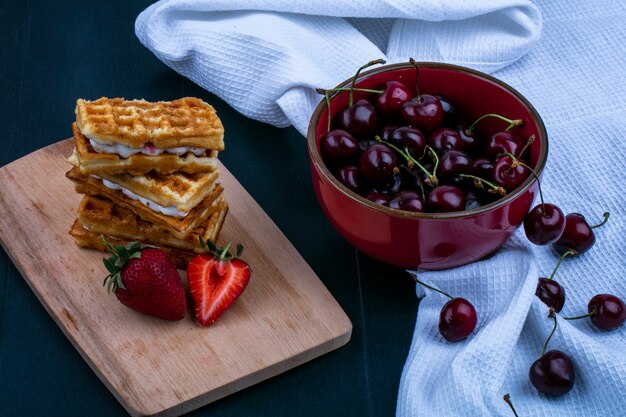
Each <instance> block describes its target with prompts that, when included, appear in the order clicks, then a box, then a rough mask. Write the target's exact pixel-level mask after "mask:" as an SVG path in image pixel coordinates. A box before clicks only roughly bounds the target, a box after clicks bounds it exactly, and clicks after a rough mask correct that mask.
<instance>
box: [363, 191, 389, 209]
mask: <svg viewBox="0 0 626 417" xmlns="http://www.w3.org/2000/svg"><path fill="white" fill-rule="evenodd" d="M365 198H367V199H368V200H370V201H372V202H374V203H376V204H380V205H381V206H384V205H386V204H387V203H388V202H389V196H388V195H385V194H381V193H377V192H375V191H371V192H370V193H369V194H367V196H366V197H365Z"/></svg>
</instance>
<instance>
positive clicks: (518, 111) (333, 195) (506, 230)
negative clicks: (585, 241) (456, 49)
mask: <svg viewBox="0 0 626 417" xmlns="http://www.w3.org/2000/svg"><path fill="white" fill-rule="evenodd" d="M419 67H420V93H422V94H423V93H429V94H441V95H443V96H445V97H447V98H449V99H450V100H451V101H452V102H453V103H454V104H455V105H456V107H457V109H460V111H461V112H462V113H463V114H464V115H465V116H466V118H467V119H468V120H475V119H476V118H478V117H480V116H481V115H483V114H486V113H498V114H502V115H504V116H507V117H510V118H521V119H523V120H524V125H523V126H522V127H517V128H514V129H516V133H518V134H519V135H520V136H521V137H523V138H528V137H530V135H535V137H536V140H535V141H534V142H533V143H532V145H531V146H530V164H531V166H533V167H534V168H535V171H536V172H537V174H539V175H540V174H541V172H542V171H543V168H544V166H545V164H546V159H547V156H548V136H547V133H546V129H545V126H544V125H543V122H542V120H541V117H539V114H538V113H537V111H536V110H535V109H534V108H533V106H532V105H531V104H530V103H529V102H528V100H526V99H525V98H524V97H523V96H522V95H521V94H520V93H518V92H517V91H515V90H514V89H513V88H511V87H510V86H508V85H507V84H505V83H503V82H502V81H499V80H497V79H495V78H493V77H491V76H489V75H486V74H483V73H480V72H478V71H474V70H471V69H468V68H463V67H459V66H455V65H448V64H440V63H427V62H424V63H419ZM415 76H416V72H415V68H414V67H413V66H412V65H410V64H408V63H407V64H393V65H386V66H381V67H377V68H376V69H373V70H370V71H367V72H364V73H363V74H362V75H361V76H360V77H359V79H358V81H357V86H358V87H361V88H370V89H372V88H379V87H380V86H381V85H382V84H383V83H384V82H385V81H387V80H392V79H393V80H399V81H401V82H403V83H405V84H406V86H407V87H409V88H411V89H414V86H415ZM351 81H352V80H351V79H350V80H346V81H344V82H343V83H342V84H341V85H339V87H349V85H350V83H351ZM360 94H365V93H360ZM359 97H362V95H361V96H359V95H356V96H355V101H356V99H358V98H359ZM347 105H348V94H347V93H343V92H342V93H338V94H337V95H335V96H334V97H333V98H332V100H331V113H332V114H331V117H334V115H335V114H336V112H337V111H339V110H340V109H342V108H344V107H346V106H347ZM327 123H328V110H327V106H326V103H325V101H324V100H322V102H321V103H320V104H319V105H318V106H317V108H316V109H315V111H314V113H313V116H312V117H311V122H310V124H309V130H308V135H307V137H308V139H307V142H308V148H309V156H310V162H311V174H312V177H313V178H312V179H313V187H314V189H315V194H316V195H317V199H318V201H319V203H320V205H321V207H322V210H323V211H324V213H325V214H326V217H328V220H329V221H330V222H331V224H332V225H333V227H334V228H335V229H336V230H337V231H338V232H339V234H341V236H343V237H344V238H345V239H346V240H347V241H348V242H350V243H351V244H352V245H353V246H355V247H356V248H357V249H359V250H360V251H362V252H363V253H365V254H367V255H369V256H371V257H372V258H375V259H378V260H380V261H382V262H385V263H388V264H391V265H394V266H398V267H402V268H411V269H414V268H420V269H428V270H438V269H446V268H452V267H456V266H459V265H465V264H468V263H470V262H473V261H476V260H478V259H481V258H483V257H485V256H487V255H489V254H490V253H492V252H494V251H495V250H497V249H498V248H499V247H500V246H502V245H503V244H504V242H506V240H507V239H508V238H509V237H510V236H511V234H512V233H513V232H514V231H515V229H516V228H517V227H518V226H519V225H520V223H521V222H522V221H523V219H524V216H525V215H526V213H528V210H529V209H530V207H531V204H532V202H533V199H534V197H535V194H536V192H537V182H536V181H534V179H533V177H532V176H531V177H529V178H528V179H527V180H526V181H525V182H524V183H523V184H522V185H521V186H520V187H519V188H518V189H517V190H515V191H513V192H510V193H509V194H507V195H506V196H505V197H503V198H502V199H500V200H498V201H496V202H493V203H490V204H487V205H484V206H481V207H478V208H475V209H472V210H466V211H461V212H454V213H412V212H406V211H401V210H396V209H392V208H389V207H386V206H381V205H378V204H375V203H373V202H371V201H369V200H367V199H366V198H364V197H361V196H359V195H358V194H356V193H354V192H352V191H351V190H349V189H348V188H346V187H345V186H343V185H342V184H341V183H340V182H339V181H338V180H337V179H336V178H335V177H334V176H333V175H332V174H331V172H330V170H329V169H328V168H327V167H326V165H325V164H324V162H323V160H322V157H321V155H320V148H319V141H320V138H321V137H322V136H324V135H325V134H326V132H327ZM504 127H506V126H503V122H501V121H497V120H496V119H493V118H489V119H486V120H485V121H483V122H481V124H480V125H479V130H478V131H479V133H480V134H482V135H483V136H484V135H489V134H490V133H493V132H495V131H497V130H501V129H503V128H504Z"/></svg>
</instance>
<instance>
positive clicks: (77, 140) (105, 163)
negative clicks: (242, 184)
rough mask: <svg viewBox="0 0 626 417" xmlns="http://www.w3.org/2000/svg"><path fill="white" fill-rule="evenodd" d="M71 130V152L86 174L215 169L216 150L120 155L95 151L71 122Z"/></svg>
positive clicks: (206, 170) (134, 173)
mask: <svg viewBox="0 0 626 417" xmlns="http://www.w3.org/2000/svg"><path fill="white" fill-rule="evenodd" d="M72 131H73V132H74V144H75V146H76V148H75V149H74V152H75V154H76V157H77V159H78V164H79V167H80V172H81V173H83V174H85V175H90V174H94V175H100V174H112V175H115V174H126V173H128V174H132V175H142V174H145V173H146V172H149V171H151V170H154V171H157V172H161V173H163V174H169V173H172V172H176V171H185V172H188V173H190V174H193V173H196V172H209V171H213V170H215V169H217V155H218V151H216V150H211V151H207V156H201V157H198V156H195V155H194V154H192V153H189V152H187V153H186V154H184V155H180V156H178V155H174V154H161V155H158V156H151V155H143V154H135V155H131V156H129V157H128V158H121V157H120V156H119V155H116V154H112V153H97V152H96V151H94V149H93V147H92V146H91V145H90V144H89V141H88V140H87V138H85V136H84V135H83V134H82V133H81V131H80V130H79V129H78V127H77V126H76V123H73V124H72Z"/></svg>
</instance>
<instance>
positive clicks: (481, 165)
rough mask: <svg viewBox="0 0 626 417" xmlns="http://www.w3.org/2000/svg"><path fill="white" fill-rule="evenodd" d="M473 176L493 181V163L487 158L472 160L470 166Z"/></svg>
mask: <svg viewBox="0 0 626 417" xmlns="http://www.w3.org/2000/svg"><path fill="white" fill-rule="evenodd" d="M470 172H471V173H472V175H475V176H477V177H480V178H483V179H486V180H488V181H491V180H492V179H493V162H491V161H490V160H488V159H486V158H478V159H474V160H472V164H471V166H470Z"/></svg>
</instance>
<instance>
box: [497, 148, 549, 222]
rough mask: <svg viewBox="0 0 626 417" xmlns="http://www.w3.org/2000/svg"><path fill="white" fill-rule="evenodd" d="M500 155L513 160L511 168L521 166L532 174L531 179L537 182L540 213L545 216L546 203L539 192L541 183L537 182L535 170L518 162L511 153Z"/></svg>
mask: <svg viewBox="0 0 626 417" xmlns="http://www.w3.org/2000/svg"><path fill="white" fill-rule="evenodd" d="M502 155H506V156H508V157H509V158H511V159H512V160H513V163H512V164H511V168H513V166H514V165H515V164H517V165H521V166H523V167H524V168H526V169H527V170H529V171H530V172H532V174H533V177H535V179H536V180H537V188H539V199H540V200H541V212H542V213H543V215H544V216H545V215H546V214H547V213H546V203H545V202H544V200H543V192H541V181H539V176H538V175H537V173H536V172H535V170H534V169H532V168H531V167H529V166H528V165H526V164H525V163H523V162H522V161H520V160H519V159H517V157H516V156H515V155H513V154H512V153H511V152H504V153H503V154H502ZM511 168H509V169H511Z"/></svg>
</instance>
